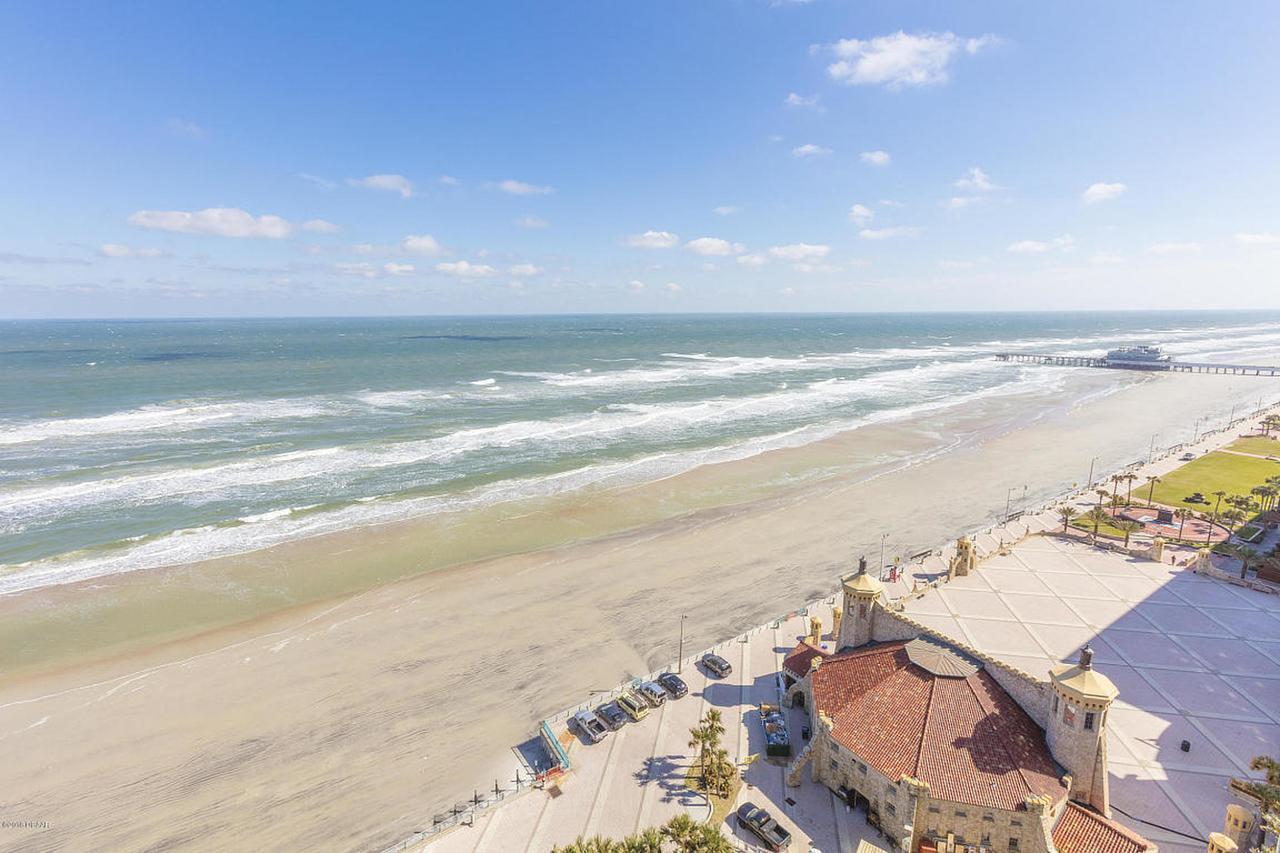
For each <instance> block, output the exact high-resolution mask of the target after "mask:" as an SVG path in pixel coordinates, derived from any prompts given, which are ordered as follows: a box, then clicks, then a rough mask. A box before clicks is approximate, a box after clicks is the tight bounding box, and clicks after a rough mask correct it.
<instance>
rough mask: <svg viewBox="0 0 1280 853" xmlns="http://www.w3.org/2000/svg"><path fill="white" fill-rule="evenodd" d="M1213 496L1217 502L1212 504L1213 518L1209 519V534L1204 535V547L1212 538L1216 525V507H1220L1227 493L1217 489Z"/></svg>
mask: <svg viewBox="0 0 1280 853" xmlns="http://www.w3.org/2000/svg"><path fill="white" fill-rule="evenodd" d="M1213 496H1214V497H1216V498H1217V499H1218V500H1217V501H1215V502H1214V504H1213V518H1211V519H1209V532H1208V533H1206V534H1205V535H1204V544H1206V545H1208V544H1209V540H1210V539H1212V538H1213V526H1214V525H1215V524H1217V523H1218V507H1220V506H1222V499H1223V498H1225V497H1226V496H1227V493H1226V492H1224V491H1223V490H1222V489H1218V491H1216V492H1214V493H1213Z"/></svg>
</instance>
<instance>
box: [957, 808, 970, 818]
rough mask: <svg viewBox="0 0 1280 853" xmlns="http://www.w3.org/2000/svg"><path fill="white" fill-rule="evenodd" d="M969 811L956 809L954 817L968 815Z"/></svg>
mask: <svg viewBox="0 0 1280 853" xmlns="http://www.w3.org/2000/svg"><path fill="white" fill-rule="evenodd" d="M968 816H969V813H968V812H967V811H965V810H964V809H956V817H968Z"/></svg>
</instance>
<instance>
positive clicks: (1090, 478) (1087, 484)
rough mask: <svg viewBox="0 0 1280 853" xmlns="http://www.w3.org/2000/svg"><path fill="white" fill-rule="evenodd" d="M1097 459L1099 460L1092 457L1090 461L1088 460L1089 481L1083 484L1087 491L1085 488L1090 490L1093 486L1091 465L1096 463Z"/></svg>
mask: <svg viewBox="0 0 1280 853" xmlns="http://www.w3.org/2000/svg"><path fill="white" fill-rule="evenodd" d="M1098 459H1099V457H1097V456H1095V457H1093V458H1092V459H1090V460H1089V480H1088V482H1086V483H1085V484H1084V487H1085V488H1086V489H1087V488H1090V487H1091V486H1093V463H1095V462H1097V461H1098Z"/></svg>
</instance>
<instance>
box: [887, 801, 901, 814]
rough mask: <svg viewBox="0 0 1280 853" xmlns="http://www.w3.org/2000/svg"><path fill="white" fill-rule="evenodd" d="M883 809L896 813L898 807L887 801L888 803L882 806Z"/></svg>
mask: <svg viewBox="0 0 1280 853" xmlns="http://www.w3.org/2000/svg"><path fill="white" fill-rule="evenodd" d="M884 810H885V811H887V812H888V813H889V814H897V813H898V809H897V807H895V806H894V804H893V803H889V804H888V805H886V806H885V807H884Z"/></svg>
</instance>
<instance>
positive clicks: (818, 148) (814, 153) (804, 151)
mask: <svg viewBox="0 0 1280 853" xmlns="http://www.w3.org/2000/svg"><path fill="white" fill-rule="evenodd" d="M830 153H831V149H830V148H827V147H826V146H825V145H814V144H813V143H812V142H807V143H805V144H804V145H797V146H796V147H795V148H792V149H791V156H792V157H819V156H822V155H825V154H830Z"/></svg>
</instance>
